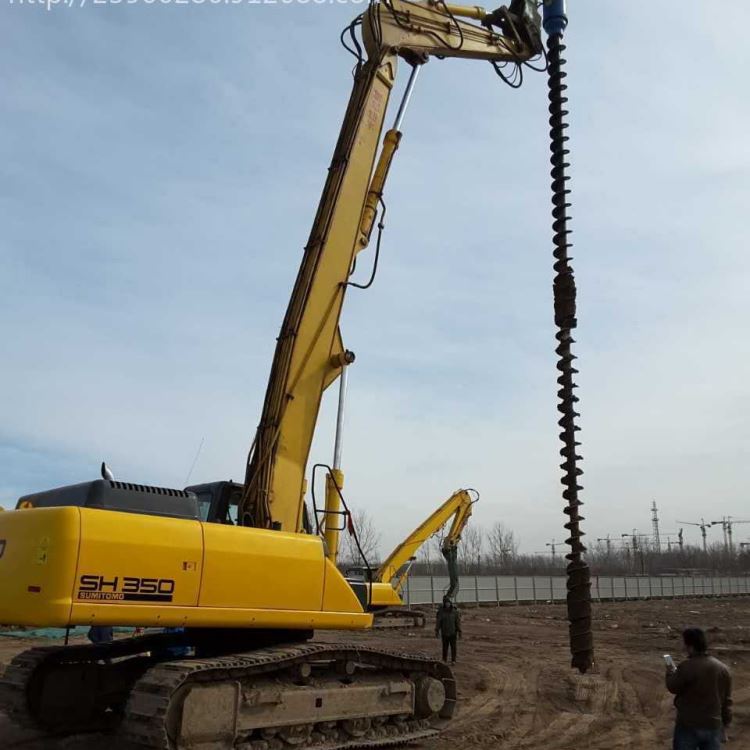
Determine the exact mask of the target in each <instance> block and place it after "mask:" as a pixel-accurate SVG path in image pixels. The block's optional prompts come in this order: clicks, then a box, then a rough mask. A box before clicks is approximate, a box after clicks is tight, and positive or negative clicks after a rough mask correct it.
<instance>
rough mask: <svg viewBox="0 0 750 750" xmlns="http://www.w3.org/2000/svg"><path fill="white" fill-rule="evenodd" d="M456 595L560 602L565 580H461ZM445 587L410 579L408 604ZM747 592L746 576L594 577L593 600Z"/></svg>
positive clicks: (436, 595) (443, 579)
mask: <svg viewBox="0 0 750 750" xmlns="http://www.w3.org/2000/svg"><path fill="white" fill-rule="evenodd" d="M460 581H461V585H460V588H459V591H458V595H457V597H456V599H457V601H459V602H461V603H464V604H503V603H514V602H518V603H520V602H524V603H536V602H564V601H565V597H566V593H567V589H566V583H565V582H566V579H565V576H461V579H460ZM447 588H448V578H447V576H410V577H409V578H407V582H406V589H405V591H404V599H405V601H406V603H407V604H409V605H412V604H438V603H439V602H440V601H441V600H442V598H443V592H445V591H446V590H447ZM741 594H750V576H746V575H745V576H593V577H592V579H591V596H592V597H593V599H594V600H595V601H625V600H628V599H675V598H679V597H688V596H691V597H692V596H737V595H741Z"/></svg>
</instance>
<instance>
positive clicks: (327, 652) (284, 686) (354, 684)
mask: <svg viewBox="0 0 750 750" xmlns="http://www.w3.org/2000/svg"><path fill="white" fill-rule="evenodd" d="M130 640H131V641H136V640H137V639H130ZM117 644H120V645H119V649H120V652H123V651H124V650H128V649H127V648H125V649H124V648H123V646H122V642H116V644H115V645H117ZM134 650H135V649H134V648H133V647H131V648H130V651H134ZM63 652H64V653H65V655H64V656H63ZM73 652H75V655H74V654H73ZM101 652H102V649H101V647H98V650H97V647H94V648H93V649H92V648H91V647H89V646H75V647H59V648H38V649H31V650H29V651H26V652H24V653H23V654H20V655H19V656H17V657H16V658H15V659H14V660H13V662H12V663H11V664H10V665H9V667H8V669H7V671H6V673H5V675H4V676H3V679H2V681H1V682H0V698H1V699H2V704H3V707H4V708H5V709H6V710H7V711H8V713H10V714H11V716H12V717H13V718H14V719H15V720H16V721H18V722H19V723H22V724H25V725H27V726H36V727H37V728H39V727H42V728H46V729H48V730H50V731H54V732H56V733H61V732H62V733H70V732H73V731H76V732H81V731H95V730H102V729H107V728H114V726H115V724H116V720H121V723H120V725H119V728H118V732H119V733H120V735H121V736H124V737H125V738H127V739H128V740H130V741H131V742H134V743H136V744H139V745H142V746H145V747H149V748H159V749H160V750H181V749H182V748H204V747H205V748H208V747H210V748H212V750H218V749H219V748H227V750H230V749H232V750H291V749H292V748H294V749H295V750H306V748H311V749H312V748H314V749H315V750H356V749H357V748H376V747H389V746H397V745H402V744H406V743H408V742H413V741H415V740H426V739H428V738H430V737H434V736H436V735H437V734H438V732H439V730H440V729H441V728H442V727H443V726H444V725H445V724H446V723H447V721H448V720H449V719H450V718H451V716H452V715H453V712H454V710H455V703H456V684H455V681H454V679H453V674H452V672H451V670H450V669H449V668H448V667H447V666H446V665H444V664H442V663H440V662H437V661H435V660H433V659H430V658H427V657H422V656H415V655H403V654H398V653H394V652H391V651H385V650H381V649H373V648H363V647H360V646H357V645H350V644H326V643H304V644H290V645H281V646H273V647H269V648H260V649H257V650H254V651H251V652H248V653H242V654H233V655H229V656H217V657H213V658H192V657H191V658H184V659H178V660H173V661H162V662H158V663H153V661H152V662H150V663H148V664H146V663H144V662H145V661H147V660H148V659H147V657H145V656H143V655H141V654H139V655H133V656H131V658H129V659H120V660H117V659H107V660H102V659H97V660H96V661H95V662H94V661H91V659H92V658H94V657H98V656H101ZM86 654H89V656H86ZM85 659H89V661H88V662H85ZM131 664H132V667H131V666H130V665H131ZM93 668H96V669H98V670H104V671H105V673H106V672H107V670H117V671H118V677H117V679H113V680H112V681H111V682H112V684H114V685H116V686H117V689H113V690H112V691H110V701H109V702H110V703H111V705H109V706H108V705H107V700H106V699H105V698H101V699H99V700H97V698H96V696H90V695H88V696H87V695H84V693H85V691H86V685H87V680H86V679H85V678H83V679H79V678H80V677H82V676H84V675H86V674H87V669H93ZM71 670H73V671H71ZM75 670H78V671H75ZM123 673H125V677H123ZM40 675H43V677H41V678H40ZM128 680H129V681H128ZM40 682H42V683H49V685H50V686H51V687H50V690H51V691H52V692H53V693H54V691H55V689H58V690H59V689H60V688H59V686H60V685H61V684H63V683H64V684H66V685H67V693H68V694H69V696H70V698H71V704H75V703H76V702H79V701H80V702H81V703H82V704H83V705H89V706H92V705H94V704H96V707H97V709H99V710H98V711H91V712H90V714H89V716H88V723H86V721H84V714H85V712H84V713H79V715H78V716H70V717H69V721H68V724H67V725H66V726H64V725H63V724H61V723H60V722H61V721H65V720H66V719H65V717H64V714H65V713H66V711H64V710H62V709H61V706H60V703H59V700H65V698H64V697H62V696H58V701H56V700H54V699H50V700H47V701H46V702H45V701H44V700H39V699H38V694H39V693H40V692H41V693H44V690H45V687H44V685H41V686H40ZM88 684H89V685H90V686H96V688H95V689H96V690H100V689H101V687H100V686H101V685H106V684H107V678H106V677H105V678H102V676H101V672H100V674H99V677H98V680H97V679H94V680H91V681H90V682H88ZM55 685H57V686H58V687H57V688H56V687H54V686H55ZM124 686H127V687H124ZM118 690H119V693H118ZM76 691H77V694H76ZM32 692H33V693H35V694H36V695H37V698H36V699H34V698H30V694H31V693H32ZM104 693H105V694H106V690H105V691H104ZM118 703H119V705H118ZM45 706H46V708H45ZM50 706H51V708H50ZM47 711H48V712H49V713H45V712H47ZM74 713H75V712H74Z"/></svg>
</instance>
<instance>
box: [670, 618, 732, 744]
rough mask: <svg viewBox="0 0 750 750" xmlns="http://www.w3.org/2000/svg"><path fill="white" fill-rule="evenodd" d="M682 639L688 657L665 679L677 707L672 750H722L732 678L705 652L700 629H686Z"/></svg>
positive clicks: (719, 663) (704, 636)
mask: <svg viewBox="0 0 750 750" xmlns="http://www.w3.org/2000/svg"><path fill="white" fill-rule="evenodd" d="M682 640H683V642H684V644H685V652H686V653H687V656H688V658H687V659H686V660H685V661H683V662H682V663H681V664H680V665H679V666H678V667H677V668H675V667H674V666H668V667H667V676H666V682H667V690H669V692H670V693H673V694H674V696H675V699H674V704H675V707H676V708H677V721H676V722H675V728H674V740H673V745H672V747H673V750H720V747H721V742H722V741H723V740H725V739H726V728H727V727H728V726H729V724H730V722H731V721H732V676H731V674H730V672H729V669H728V668H727V667H726V666H725V665H724V664H722V663H721V662H720V661H719V660H718V659H715V658H714V657H713V656H709V655H708V654H707V653H706V651H707V649H708V644H707V642H706V634H705V633H704V632H703V631H702V630H701V629H700V628H687V630H685V631H684V632H683V634H682Z"/></svg>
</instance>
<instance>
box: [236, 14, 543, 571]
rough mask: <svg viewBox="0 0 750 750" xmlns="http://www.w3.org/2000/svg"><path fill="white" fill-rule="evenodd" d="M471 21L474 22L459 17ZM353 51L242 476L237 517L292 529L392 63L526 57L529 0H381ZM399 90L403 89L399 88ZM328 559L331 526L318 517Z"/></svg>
mask: <svg viewBox="0 0 750 750" xmlns="http://www.w3.org/2000/svg"><path fill="white" fill-rule="evenodd" d="M467 17H468V18H470V19H471V21H468V20H464V19H465V18H467ZM361 26H362V39H363V42H364V48H365V50H366V53H367V59H366V60H365V59H364V57H362V58H361V59H360V61H359V63H358V65H357V68H356V70H355V74H354V87H353V89H352V93H351V96H350V98H349V103H348V106H347V109H346V113H345V116H344V121H343V125H342V128H341V131H340V133H339V137H338V141H337V143H336V147H335V149H334V154H333V159H332V161H331V166H330V168H329V171H328V177H327V179H326V183H325V186H324V188H323V194H322V197H321V199H320V203H319V206H318V210H317V213H316V216H315V220H314V222H313V226H312V230H311V232H310V236H309V239H308V242H307V244H306V246H305V249H304V253H303V256H302V262H301V264H300V268H299V271H298V274H297V279H296V281H295V284H294V289H293V291H292V296H291V299H290V301H289V305H288V308H287V311H286V315H285V316H284V321H283V324H282V326H281V332H280V334H279V337H278V340H277V345H276V351H275V354H274V359H273V364H272V367H271V374H270V378H269V381H268V386H267V390H266V396H265V400H264V404H263V411H262V415H261V419H260V423H259V425H258V428H257V431H256V435H255V439H254V441H253V446H252V448H251V450H250V453H249V456H248V462H247V468H246V474H245V490H244V494H243V498H242V501H241V505H240V514H239V517H240V523H242V524H243V525H248V526H257V527H262V528H272V529H273V528H275V529H281V530H284V531H292V532H294V531H301V530H302V528H303V503H304V498H303V495H304V488H305V473H306V467H307V461H308V457H309V452H310V446H311V443H312V438H313V433H314V430H315V425H316V422H317V418H318V412H319V409H320V402H321V398H322V394H323V391H324V390H325V388H326V387H327V386H328V385H330V384H331V383H332V382H333V381H334V380H335V379H336V378H337V377H338V376H339V375H340V374H341V373H342V372H343V368H345V367H346V366H347V365H348V364H350V363H351V362H352V361H353V360H354V355H353V354H352V353H351V352H347V351H346V350H345V349H344V346H343V342H342V339H341V335H340V333H339V319H340V316H341V310H342V306H343V302H344V297H345V295H346V291H347V288H348V286H349V277H350V274H351V272H352V269H353V266H354V262H355V258H356V256H357V255H358V253H360V252H361V251H362V250H364V249H365V247H367V245H368V243H369V238H370V234H371V231H372V228H373V225H374V221H375V218H376V215H377V205H378V202H379V200H380V198H381V196H382V192H383V187H384V184H385V180H386V177H387V174H388V170H389V167H390V163H391V159H392V158H393V154H394V153H395V151H396V149H397V147H398V143H399V141H400V138H401V132H400V129H399V128H400V124H401V118H402V117H403V109H404V106H403V104H405V102H404V103H402V107H400V108H399V114H398V116H397V118H396V122H395V124H394V127H393V128H392V129H391V130H389V131H388V133H387V134H386V137H385V139H384V144H383V149H382V151H381V154H380V158H379V159H378V161H377V165H376V157H377V154H378V147H379V144H380V134H381V131H382V128H383V123H384V119H385V114H386V108H387V105H388V101H389V98H390V94H391V90H392V89H393V85H394V81H395V78H396V70H397V60H398V58H399V57H401V58H402V59H405V60H406V61H407V62H408V63H409V64H411V65H412V66H414V68H413V71H412V77H411V79H410V85H409V87H408V89H407V94H408V93H410V91H411V85H413V82H414V80H415V78H416V70H418V69H419V68H418V66H420V65H421V64H422V63H424V62H425V61H426V60H427V59H428V58H429V57H437V58H447V57H459V58H473V59H479V60H487V61H489V62H492V63H495V64H504V63H518V64H520V63H523V62H525V61H528V60H530V59H532V58H534V57H535V56H536V55H538V54H539V52H540V50H541V41H540V32H539V29H540V22H539V17H538V13H537V10H536V4H535V3H534V2H533V1H532V0H513V2H512V3H511V5H510V8H509V9H508V8H501V9H499V10H498V11H494V12H492V13H485V12H484V11H483V10H482V9H480V8H462V7H458V6H452V5H445V4H443V3H442V2H440V3H438V2H429V3H414V2H407V1H406V0H383V1H382V2H374V3H372V4H371V5H370V6H369V8H368V10H367V11H365V13H364V14H363V15H362V16H361ZM405 99H406V97H405ZM339 468H340V467H338V466H334V471H333V472H331V475H330V476H329V492H328V493H327V494H328V501H327V503H326V511H327V516H326V517H327V518H328V519H331V518H332V517H333V515H334V514H335V513H337V509H338V505H337V503H338V497H339V495H340V490H341V486H342V483H343V476H342V475H341V472H340V471H339ZM326 538H327V541H328V546H329V550H331V554H332V556H335V551H336V547H337V543H338V531H337V530H335V529H334V524H333V523H330V522H329V523H326Z"/></svg>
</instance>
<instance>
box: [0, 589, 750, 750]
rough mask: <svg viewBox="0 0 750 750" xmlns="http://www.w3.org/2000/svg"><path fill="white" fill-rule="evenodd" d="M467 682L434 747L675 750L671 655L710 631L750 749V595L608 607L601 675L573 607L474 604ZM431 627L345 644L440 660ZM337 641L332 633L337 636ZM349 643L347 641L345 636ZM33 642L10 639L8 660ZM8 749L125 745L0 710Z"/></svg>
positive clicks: (735, 735)
mask: <svg viewBox="0 0 750 750" xmlns="http://www.w3.org/2000/svg"><path fill="white" fill-rule="evenodd" d="M463 617H464V637H463V640H462V641H460V642H459V661H458V664H457V667H456V677H457V680H458V685H459V700H460V702H459V710H458V715H457V717H456V718H455V719H454V720H453V721H452V723H451V725H450V727H449V728H448V729H446V731H445V732H444V734H443V735H442V736H441V737H440V738H439V739H437V740H435V741H433V742H430V743H428V744H427V745H425V746H424V747H425V748H426V747H429V748H434V749H435V750H448V748H450V749H451V750H480V748H481V749H482V750H484V748H495V747H497V748H500V747H501V748H503V750H522V749H526V748H528V749H531V748H534V750H547V749H549V750H552V748H554V750H625V748H627V749H628V750H646V749H647V748H648V749H649V750H651V749H652V748H665V750H666V748H669V747H671V744H670V741H669V738H670V732H671V724H672V721H673V709H672V705H671V697H670V696H669V694H668V693H667V692H666V690H665V689H664V685H663V674H664V667H663V665H662V658H661V657H662V654H665V653H671V654H673V655H674V656H675V657H678V655H680V652H681V649H680V638H679V634H680V631H681V629H682V628H683V627H685V626H686V625H698V626H701V627H704V628H705V629H706V630H707V631H708V634H709V638H710V640H711V645H712V652H713V653H714V654H715V655H716V656H717V657H719V658H720V659H722V660H723V661H724V662H725V663H727V664H728V665H729V666H730V667H731V669H732V671H733V673H734V700H735V722H734V724H733V726H732V729H731V731H730V740H731V745H730V746H729V747H734V748H737V750H747V748H750V706H749V705H748V699H750V598H734V599H685V600H680V601H650V602H623V603H613V604H601V605H597V606H596V610H595V622H594V629H595V634H594V635H595V639H596V655H597V668H596V670H595V672H594V673H593V674H589V675H584V676H580V675H578V674H577V673H574V672H572V671H571V670H570V669H569V668H568V656H567V629H566V622H565V619H564V617H565V613H564V609H563V607H561V606H559V605H537V606H519V607H502V608H480V609H467V610H465V611H464V613H463ZM432 632H433V631H432V629H431V623H428V627H427V629H426V630H424V631H399V632H378V633H371V634H367V635H360V636H356V637H355V638H351V636H349V637H346V640H358V641H363V642H367V643H372V644H374V645H378V646H386V647H389V648H398V649H400V650H404V651H418V652H426V653H437V651H438V645H439V644H438V641H437V640H436V639H435V638H433V637H431V636H432ZM332 637H338V635H336V636H334V635H333V634H328V635H327V636H326V639H329V638H332ZM342 639H344V638H343V636H342ZM29 645H31V642H29V641H25V642H18V641H16V640H15V639H0V662H7V661H8V660H9V659H10V658H12V656H13V654H14V653H16V652H17V651H19V650H21V649H22V648H27V647H28V646H29ZM0 748H8V749H9V750H10V748H23V749H24V750H43V749H44V750H47V749H49V750H62V749H63V748H65V750H98V749H99V748H107V750H126V747H125V745H124V744H122V743H118V741H117V740H116V738H111V737H105V736H102V735H98V736H93V735H90V736H81V737H73V738H66V739H64V740H59V739H57V740H53V739H48V738H41V737H37V736H34V735H31V734H29V733H28V732H22V731H20V730H18V729H16V728H14V727H13V726H12V725H11V724H10V723H9V721H8V719H7V718H6V717H4V716H2V714H0Z"/></svg>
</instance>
